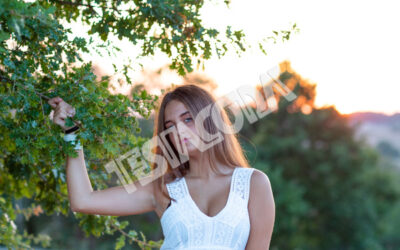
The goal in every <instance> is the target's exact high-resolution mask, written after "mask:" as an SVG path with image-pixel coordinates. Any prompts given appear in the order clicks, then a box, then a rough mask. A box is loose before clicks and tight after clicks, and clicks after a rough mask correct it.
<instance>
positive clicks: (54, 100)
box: [48, 96, 63, 108]
mask: <svg viewBox="0 0 400 250" xmlns="http://www.w3.org/2000/svg"><path fill="white" fill-rule="evenodd" d="M62 101H63V99H61V98H60V97H58V96H57V97H53V98H51V99H50V100H49V101H48V104H50V106H51V107H53V108H56V107H57V105H58V104H59V103H60V102H62Z"/></svg>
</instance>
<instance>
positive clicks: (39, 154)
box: [0, 0, 290, 249]
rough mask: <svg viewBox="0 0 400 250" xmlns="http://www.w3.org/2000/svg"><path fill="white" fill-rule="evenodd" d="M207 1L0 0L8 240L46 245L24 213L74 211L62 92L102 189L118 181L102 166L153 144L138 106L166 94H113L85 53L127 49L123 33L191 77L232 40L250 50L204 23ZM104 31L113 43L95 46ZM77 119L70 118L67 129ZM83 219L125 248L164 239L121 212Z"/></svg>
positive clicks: (0, 120) (0, 214) (0, 207)
mask: <svg viewBox="0 0 400 250" xmlns="http://www.w3.org/2000/svg"><path fill="white" fill-rule="evenodd" d="M225 3H226V4H227V5H228V4H229V1H226V2H225ZM202 6H203V1H157V0H156V1H153V0H150V1H139V0H135V1H128V0H121V1H111V0H109V1H106V0H86V1H68V0H67V1H59V0H38V1H22V0H0V83H1V85H0V151H1V154H0V229H1V231H0V244H2V245H5V246H6V247H8V248H15V249H20V248H23V249H25V248H30V247H31V245H32V244H33V245H38V244H41V245H42V246H43V247H46V246H48V245H49V244H50V239H49V238H48V236H45V235H30V234H27V233H26V232H21V230H18V228H17V227H16V226H15V223H14V221H15V219H16V217H17V216H18V215H19V214H23V215H24V216H25V218H26V219H29V218H30V216H32V215H35V216H36V215H37V214H38V213H39V211H40V213H42V212H43V213H44V214H46V215H52V214H60V213H61V214H63V215H67V214H68V211H69V203H68V196H67V187H66V182H65V181H66V180H65V159H66V156H67V155H74V156H75V155H76V153H75V152H74V150H73V149H72V145H70V144H68V143H66V142H64V141H63V140H62V133H61V130H60V128H59V127H58V126H56V125H55V124H53V123H51V121H50V119H49V118H50V117H51V113H50V111H51V107H50V106H49V105H48V103H47V100H48V99H49V98H52V97H55V96H60V97H62V98H63V99H64V100H65V101H66V102H68V103H70V104H71V105H73V106H74V107H75V108H76V115H75V117H74V119H75V120H79V121H81V122H82V124H83V128H82V130H81V132H80V133H79V135H78V139H79V140H81V142H82V144H83V145H84V152H85V163H86V166H87V168H88V172H89V176H90V179H91V181H92V184H93V186H94V188H95V189H103V188H106V187H107V186H108V185H109V184H110V183H111V182H110V179H111V176H110V175H109V174H106V173H105V171H104V169H101V171H99V170H100V167H101V166H103V165H104V164H105V163H107V162H109V160H110V159H112V158H116V157H117V156H119V155H120V154H122V153H124V152H126V151H128V150H130V149H132V148H133V147H134V146H139V145H141V144H142V143H143V142H144V141H145V138H142V137H140V136H138V133H139V132H140V128H139V124H138V119H137V118H136V116H134V115H133V111H135V112H136V113H137V114H139V115H141V116H142V117H144V118H145V119H146V118H148V117H149V115H150V113H151V111H152V110H153V109H154V103H155V101H157V96H152V95H149V94H148V93H147V92H146V91H138V92H133V93H132V94H131V95H130V96H124V95H121V94H117V95H112V94H110V92H109V87H110V82H109V80H110V79H109V77H107V76H106V77H103V78H102V79H101V80H97V79H96V76H95V75H94V74H93V70H92V65H91V62H85V61H83V59H82V54H83V53H91V51H93V50H94V51H97V50H100V49H102V48H103V49H105V50H106V52H107V53H110V50H112V49H115V50H117V51H118V50H120V49H119V48H116V47H113V46H111V45H110V43H109V38H110V37H111V36H117V37H118V38H119V39H128V40H129V41H130V42H132V43H133V44H137V43H141V49H142V53H141V55H140V56H150V55H154V54H155V53H156V52H158V51H161V52H162V53H165V54H166V55H168V56H169V57H170V58H171V60H172V63H171V66H170V67H171V68H172V69H175V70H177V71H178V73H179V74H181V75H184V74H185V73H186V72H190V71H192V64H193V63H192V60H193V57H197V63H198V64H199V63H201V62H203V60H206V59H209V58H211V56H212V55H213V54H214V53H216V54H217V55H218V56H223V55H224V54H225V53H226V52H227V50H228V49H229V46H230V45H232V48H234V49H235V50H237V51H245V50H246V47H247V45H246V44H245V43H244V33H243V31H240V30H239V31H235V30H232V28H231V27H227V29H226V32H225V34H220V32H219V31H217V30H216V29H213V28H206V27H203V25H202V23H201V19H200V17H199V10H200V9H201V7H202ZM73 21H77V22H82V23H85V24H87V25H89V26H90V32H89V35H91V37H90V39H84V38H80V37H75V36H74V33H73V31H72V30H70V29H67V28H65V27H64V26H63V25H62V24H61V23H62V22H73ZM288 34H289V35H290V31H289V33H284V37H283V38H282V40H287V39H288V38H289V36H288ZM95 35H98V36H99V37H100V38H101V39H102V40H103V41H104V43H100V44H99V45H96V44H95V43H94V40H95V39H93V37H95ZM276 35H277V36H279V34H276ZM264 52H265V51H264ZM129 67H130V66H129V65H124V68H123V74H124V75H125V78H126V81H127V82H128V83H131V82H132V80H131V79H130V78H129V76H128V69H129ZM203 67H204V62H203ZM72 124H73V121H72V120H71V118H68V119H67V126H69V125H72ZM22 198H27V199H30V200H31V201H32V206H31V207H28V208H21V209H18V208H16V207H15V202H16V201H17V200H18V199H22ZM75 216H76V218H78V219H79V221H80V222H79V224H80V226H81V228H82V229H83V230H84V231H85V233H86V234H87V235H94V236H96V237H99V236H101V235H105V234H110V235H113V234H114V233H116V232H118V233H120V235H121V236H120V237H119V239H118V240H117V242H116V245H115V248H117V249H120V248H121V247H123V246H124V244H125V243H126V241H127V240H129V241H130V242H132V241H135V242H136V243H137V244H138V245H139V246H140V247H141V248H146V249H148V248H151V247H154V246H159V245H160V243H161V242H153V241H148V240H147V239H146V238H145V237H144V235H141V234H139V233H137V232H136V231H134V230H133V231H132V230H131V231H128V232H126V231H124V229H126V226H127V223H128V222H127V221H119V219H118V218H116V217H113V216H95V215H85V214H79V213H75ZM140 237H141V238H140Z"/></svg>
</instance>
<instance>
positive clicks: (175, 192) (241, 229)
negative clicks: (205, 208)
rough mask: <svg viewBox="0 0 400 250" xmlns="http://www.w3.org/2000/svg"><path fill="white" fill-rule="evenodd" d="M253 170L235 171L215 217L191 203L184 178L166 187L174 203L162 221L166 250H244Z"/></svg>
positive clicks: (247, 235) (237, 169) (163, 249)
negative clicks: (225, 200)
mask: <svg viewBox="0 0 400 250" xmlns="http://www.w3.org/2000/svg"><path fill="white" fill-rule="evenodd" d="M253 171H254V168H243V167H236V168H235V169H234V171H233V174H232V177H231V184H230V192H229V197H228V200H227V203H226V205H225V207H224V208H223V209H222V210H221V211H220V212H219V213H218V214H216V215H215V216H212V217H210V216H208V215H206V214H205V213H203V212H202V211H201V210H200V209H199V208H198V207H197V205H196V203H195V202H194V201H193V199H192V198H191V196H190V194H189V189H188V186H187V184H186V181H185V177H181V178H177V179H175V180H174V181H173V182H171V183H168V184H166V186H167V190H168V193H169V195H170V196H171V197H173V198H175V199H176V200H177V201H176V202H175V201H171V205H170V206H169V207H168V208H167V209H166V210H165V212H164V213H163V215H162V217H161V227H162V231H163V233H164V243H163V245H162V246H161V250H166V249H204V250H206V249H218V250H227V249H230V250H231V249H235V250H244V249H245V248H246V244H247V240H248V237H249V233H250V219H249V213H248V208H247V205H248V200H249V193H250V179H251V174H252V173H253Z"/></svg>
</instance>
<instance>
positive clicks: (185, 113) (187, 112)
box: [164, 111, 190, 125]
mask: <svg viewBox="0 0 400 250" xmlns="http://www.w3.org/2000/svg"><path fill="white" fill-rule="evenodd" d="M187 114H190V112H189V111H185V112H183V113H182V114H180V115H179V117H182V116H184V115H187ZM168 122H171V121H170V120H167V121H165V122H164V125H165V124H167V123H168Z"/></svg>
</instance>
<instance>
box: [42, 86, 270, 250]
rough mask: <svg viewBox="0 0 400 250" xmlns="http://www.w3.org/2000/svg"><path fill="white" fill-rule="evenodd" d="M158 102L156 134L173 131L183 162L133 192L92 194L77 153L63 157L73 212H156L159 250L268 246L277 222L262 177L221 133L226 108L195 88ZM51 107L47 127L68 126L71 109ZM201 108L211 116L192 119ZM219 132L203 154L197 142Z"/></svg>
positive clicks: (57, 103)
mask: <svg viewBox="0 0 400 250" xmlns="http://www.w3.org/2000/svg"><path fill="white" fill-rule="evenodd" d="M160 100H161V103H160V105H159V107H158V108H157V110H156V111H157V113H156V121H155V126H154V127H155V128H154V135H159V134H160V133H162V132H163V131H165V130H171V131H172V130H173V129H176V130H175V131H177V134H178V136H177V137H175V136H173V134H172V133H170V134H167V136H166V139H167V142H168V143H170V146H171V148H172V149H173V151H174V152H176V153H178V149H181V148H184V147H186V149H187V150H186V156H187V157H188V160H187V161H186V162H184V163H182V164H180V165H178V166H175V167H172V166H171V165H170V164H169V163H168V164H167V169H166V171H164V173H163V174H162V175H161V176H160V177H159V178H157V179H155V180H154V181H152V182H151V183H149V184H147V185H144V186H141V185H140V184H139V181H136V182H134V183H133V184H132V185H135V187H136V191H134V192H132V193H128V192H127V191H126V189H125V187H123V186H117V187H112V188H108V189H105V190H96V191H94V190H93V188H92V185H91V183H90V180H89V177H88V174H87V171H86V166H85V161H84V154H83V150H82V149H79V148H78V149H76V150H77V151H78V156H77V157H76V158H72V157H68V158H67V170H66V172H67V186H68V193H69V199H70V204H71V209H72V210H73V211H75V212H81V213H87V214H100V215H117V216H122V215H132V214H140V213H145V212H149V211H155V212H156V214H157V215H158V216H159V218H160V222H161V226H162V230H163V233H164V236H165V239H164V243H163V245H162V247H161V249H219V250H223V249H246V250H259V249H260V250H261V249H263V250H264V249H269V245H270V240H271V236H272V231H273V226H274V220H275V203H274V198H273V193H272V189H271V185H270V182H269V179H268V177H267V175H265V174H264V173H263V172H261V171H259V170H257V169H254V168H251V167H249V165H248V163H247V161H246V158H245V156H244V154H243V152H242V149H241V147H240V144H239V143H238V140H237V138H236V136H235V135H234V134H233V133H226V131H227V130H223V131H224V133H221V127H223V126H225V127H224V128H225V129H226V128H228V130H229V128H230V125H231V123H230V121H229V118H228V116H227V114H226V112H225V111H224V109H222V108H220V107H219V106H218V105H215V104H216V99H215V98H214V97H213V96H212V95H211V94H210V93H209V92H207V91H206V90H204V89H202V88H200V87H197V86H195V85H183V86H179V87H175V88H174V89H172V90H170V91H168V92H166V93H164V95H163V97H162V98H161V99H160ZM49 104H50V105H51V106H52V107H53V108H54V109H55V112H54V116H53V117H54V118H53V122H54V123H56V124H58V125H60V126H61V128H62V129H64V130H67V129H69V128H67V127H65V119H66V118H67V116H70V117H73V116H74V114H75V113H74V112H75V109H74V108H73V107H72V106H71V105H69V104H68V103H66V102H64V101H63V100H62V99H61V98H60V97H55V98H52V99H51V100H49ZM207 107H214V108H213V109H209V111H210V112H211V110H214V116H211V115H209V116H207V117H206V118H205V119H200V121H201V122H197V121H198V119H197V118H199V117H200V115H203V116H204V114H205V113H204V112H202V111H204V110H206V111H207ZM215 110H217V112H215ZM206 113H207V112H206ZM199 123H202V124H200V125H199ZM199 126H203V128H204V129H203V130H201V129H199ZM204 130H206V131H204ZM217 133H219V134H220V135H221V136H222V140H220V141H219V142H218V143H215V145H212V146H211V147H209V148H207V149H206V150H204V149H203V150H202V149H201V148H200V147H199V143H198V140H197V139H198V138H205V137H204V136H205V135H209V136H210V135H211V136H212V135H216V134H217ZM196 138H197V139H196ZM179 152H182V150H181V151H179ZM157 154H161V155H163V153H162V152H158V153H157ZM178 155H179V154H178ZM157 167H159V166H157V164H153V166H152V168H153V169H156V168H157Z"/></svg>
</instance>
